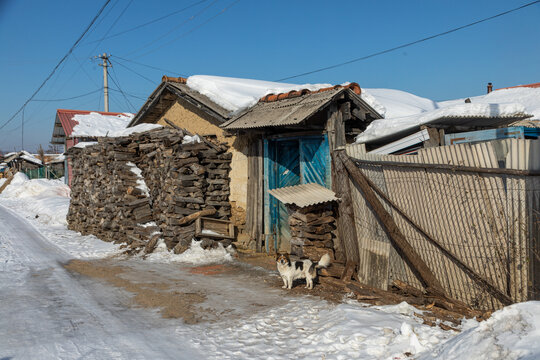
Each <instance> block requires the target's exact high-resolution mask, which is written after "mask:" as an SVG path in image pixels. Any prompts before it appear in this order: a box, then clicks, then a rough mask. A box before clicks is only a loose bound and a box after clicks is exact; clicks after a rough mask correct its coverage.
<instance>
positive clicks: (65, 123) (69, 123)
mask: <svg viewBox="0 0 540 360" xmlns="http://www.w3.org/2000/svg"><path fill="white" fill-rule="evenodd" d="M93 112H95V113H98V114H101V115H112V116H117V115H121V114H122V113H118V112H105V111H94V110H68V109H57V110H56V119H55V121H54V129H53V135H52V139H51V144H64V138H65V137H66V136H70V135H71V133H72V132H73V128H74V127H75V125H78V124H79V123H78V122H77V121H75V120H73V117H74V116H75V115H88V114H90V113H93Z"/></svg>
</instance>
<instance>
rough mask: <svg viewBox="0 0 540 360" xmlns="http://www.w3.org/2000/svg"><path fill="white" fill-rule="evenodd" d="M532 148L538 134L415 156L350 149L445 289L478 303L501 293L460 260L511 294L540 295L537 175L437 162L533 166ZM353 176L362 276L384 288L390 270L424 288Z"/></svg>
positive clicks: (519, 297)
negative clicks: (471, 169)
mask: <svg viewBox="0 0 540 360" xmlns="http://www.w3.org/2000/svg"><path fill="white" fill-rule="evenodd" d="M520 141H521V142H520ZM534 150H540V146H539V143H538V141H531V140H516V139H512V140H505V142H498V143H496V142H493V143H482V144H476V145H470V144H462V145H455V146H447V147H438V148H429V149H424V150H421V151H420V152H419V153H418V155H411V156H392V155H386V156H381V155H378V156H373V155H369V154H359V153H355V149H354V146H352V147H351V146H350V147H349V148H348V149H347V152H348V153H349V155H350V156H352V157H353V158H356V159H357V160H358V161H356V165H357V166H358V168H359V169H360V170H361V171H362V173H363V174H364V176H365V177H366V178H367V179H368V180H369V181H370V183H371V184H372V186H374V187H376V188H378V189H379V190H380V192H381V193H382V194H384V196H380V195H378V198H379V200H380V202H381V203H382V204H383V205H384V207H385V210H386V211H387V212H389V213H390V214H391V216H392V218H393V220H394V221H395V223H396V224H397V226H398V227H399V229H400V231H401V232H402V234H403V235H404V236H405V237H406V238H407V240H408V242H409V243H410V244H411V245H412V247H413V248H414V249H415V251H416V252H417V253H418V254H419V255H420V257H421V258H422V259H423V260H424V262H426V264H427V265H428V266H429V267H430V269H431V270H432V271H433V273H434V274H435V276H436V277H437V279H438V280H439V281H440V282H441V284H442V285H443V287H444V289H445V291H446V292H447V293H448V295H449V296H451V297H453V298H455V299H458V300H461V301H464V302H465V303H467V304H469V305H471V306H473V307H475V308H481V309H497V308H500V307H501V306H502V304H501V302H500V301H499V300H498V299H497V298H496V297H494V296H493V294H492V293H490V292H489V291H486V287H485V286H483V283H482V282H478V281H477V279H476V280H475V278H474V276H473V277H472V276H471V273H470V272H468V271H466V270H464V266H462V265H460V263H461V264H464V265H465V267H466V268H467V267H468V268H469V269H471V270H472V272H473V273H474V274H475V275H478V276H479V277H481V278H482V279H483V280H485V281H486V282H487V283H488V284H489V285H490V286H493V288H495V289H496V290H497V291H500V292H501V293H503V294H505V295H507V296H508V297H510V298H511V299H512V300H513V301H515V302H518V301H525V300H529V299H539V298H540V275H539V271H540V251H539V240H538V236H539V234H540V211H539V206H540V177H539V176H526V175H510V174H504V173H489V174H488V173H482V172H478V173H474V172H463V171H456V170H455V169H453V170H452V169H449V168H444V167H437V166H433V164H447V165H448V164H450V165H457V166H458V168H459V166H468V167H483V168H505V169H520V168H521V170H530V169H534V165H535V164H536V163H537V162H536V159H537V158H540V152H538V153H536V152H534ZM536 154H538V155H536ZM523 158H525V159H523ZM385 161H386V163H385ZM396 162H400V163H405V164H401V165H400V166H397V164H396ZM407 163H409V164H411V165H410V166H407ZM412 164H415V165H414V166H413V165H412ZM421 164H425V166H418V165H421ZM518 165H519V166H518ZM538 165H539V166H540V164H538ZM350 184H351V189H352V194H351V195H352V199H353V200H352V202H353V208H354V217H355V226H356V233H357V238H358V248H359V255H360V256H359V257H360V265H359V277H360V279H361V280H362V281H363V282H365V283H367V284H369V285H372V286H376V287H380V288H383V289H384V288H387V287H388V286H389V285H391V284H392V281H393V280H401V281H405V282H407V283H409V284H410V285H413V286H415V287H417V288H420V289H421V288H422V285H421V283H420V281H419V280H418V279H417V277H416V276H415V275H414V273H413V271H412V270H411V268H410V267H409V265H408V264H407V262H406V261H404V260H403V258H402V256H400V254H399V253H398V251H396V249H395V247H394V246H392V243H391V240H390V239H389V238H388V236H387V234H386V233H385V231H384V229H383V227H382V226H381V224H380V223H379V220H378V219H377V218H376V217H375V215H374V213H373V211H372V209H371V206H370V204H369V203H367V202H366V200H365V198H364V195H363V193H362V191H361V190H360V188H359V187H358V184H356V183H355V182H354V181H352V180H351V183H350ZM384 197H386V198H388V199H389V201H391V202H392V204H393V206H392V205H391V204H389V203H388V201H386V200H385V199H384ZM396 207H397V208H396ZM403 214H405V216H404V215H403ZM418 227H419V228H421V230H422V231H419V230H418ZM426 234H428V236H426ZM430 238H432V239H435V241H436V242H438V243H439V244H440V245H441V246H442V249H443V250H441V247H440V246H437V245H436V244H434V243H433V242H432V241H430ZM448 253H450V254H453V255H455V258H457V261H456V259H452V256H450V257H449V256H448ZM484 285H485V284H484Z"/></svg>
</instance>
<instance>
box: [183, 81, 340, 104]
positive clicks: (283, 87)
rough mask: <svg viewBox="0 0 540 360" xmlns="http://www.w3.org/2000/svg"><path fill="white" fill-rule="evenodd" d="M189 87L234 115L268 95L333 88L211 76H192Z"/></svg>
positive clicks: (321, 85) (319, 85)
mask: <svg viewBox="0 0 540 360" xmlns="http://www.w3.org/2000/svg"><path fill="white" fill-rule="evenodd" d="M187 85H188V86H189V87H190V88H191V89H193V90H196V91H197V92H199V93H201V94H203V95H205V96H207V97H208V98H209V99H210V100H212V101H213V102H215V103H216V104H218V105H220V106H222V107H223V108H225V109H227V110H229V111H231V112H232V113H238V112H240V111H242V110H244V109H247V108H249V107H252V106H253V105H255V104H256V103H257V102H258V101H259V99H260V98H262V97H264V96H266V95H268V94H279V93H286V92H289V91H292V90H296V91H298V90H303V89H308V90H310V91H316V90H319V89H322V88H327V87H330V86H332V85H330V84H302V85H299V84H289V83H279V82H273V81H264V80H252V79H240V78H231V77H223V76H209V75H194V76H190V77H189V78H188V79H187Z"/></svg>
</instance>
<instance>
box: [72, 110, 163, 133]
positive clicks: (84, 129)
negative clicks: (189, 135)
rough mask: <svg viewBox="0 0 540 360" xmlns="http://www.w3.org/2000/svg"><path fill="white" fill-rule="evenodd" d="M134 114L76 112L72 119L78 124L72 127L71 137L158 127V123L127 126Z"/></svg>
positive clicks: (131, 131) (141, 130)
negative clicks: (84, 113) (83, 113)
mask: <svg viewBox="0 0 540 360" xmlns="http://www.w3.org/2000/svg"><path fill="white" fill-rule="evenodd" d="M134 116H135V115H134V114H129V113H124V114H119V115H103V114H100V113H96V112H91V113H90V114H86V115H82V114H76V115H75V116H74V117H73V120H75V121H77V122H78V124H77V125H75V126H74V127H73V132H72V133H71V135H72V136H73V137H103V136H107V137H120V136H129V135H131V134H135V133H141V132H146V131H150V130H154V129H159V128H161V127H162V126H161V125H158V124H139V125H136V126H133V127H130V128H128V127H127V126H128V124H129V123H130V121H131V120H132V119H133V117H134Z"/></svg>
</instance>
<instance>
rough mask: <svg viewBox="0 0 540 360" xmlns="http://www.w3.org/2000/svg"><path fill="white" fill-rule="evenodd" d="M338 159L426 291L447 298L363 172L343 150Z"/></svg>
mask: <svg viewBox="0 0 540 360" xmlns="http://www.w3.org/2000/svg"><path fill="white" fill-rule="evenodd" d="M335 153H336V159H339V160H341V162H342V163H343V166H345V168H346V169H347V172H348V173H349V175H350V176H351V177H352V178H353V180H354V181H355V182H356V183H357V184H358V186H359V187H360V189H361V190H362V193H363V194H364V197H365V199H366V201H367V202H368V203H369V204H370V205H371V209H372V211H373V212H374V214H375V216H376V217H377V218H378V219H379V221H380V223H381V225H382V227H383V229H384V230H385V232H386V233H387V234H388V237H389V238H390V239H391V240H392V244H393V245H394V247H395V248H396V250H398V253H399V254H400V255H401V256H402V257H403V259H404V260H405V261H406V262H407V264H409V266H410V267H411V269H412V270H413V272H414V273H415V274H416V276H417V277H418V279H419V280H420V281H421V282H422V284H423V286H424V287H425V288H426V291H427V292H428V293H430V294H433V295H438V296H443V297H446V295H445V291H444V289H443V287H442V285H441V283H440V282H439V280H438V279H437V278H436V277H435V275H434V274H433V272H432V271H431V269H430V268H429V267H428V266H427V264H426V263H425V262H424V260H422V258H421V257H420V255H418V253H417V252H416V250H414V248H413V247H412V246H411V244H410V243H409V242H408V241H407V239H406V238H405V236H404V235H403V233H402V232H401V230H400V229H399V227H398V226H397V224H396V222H395V221H394V219H393V218H392V215H390V213H389V212H388V211H386V209H385V208H384V206H383V205H382V203H381V202H380V200H379V199H378V198H377V196H376V195H375V192H374V191H373V189H372V188H371V187H370V186H369V183H368V182H367V179H366V177H365V175H364V174H363V173H362V171H361V170H360V169H359V168H358V167H357V166H356V165H355V164H354V163H353V162H352V161H351V159H350V158H349V157H348V156H347V154H345V152H344V151H343V150H340V151H336V152H335Z"/></svg>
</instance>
